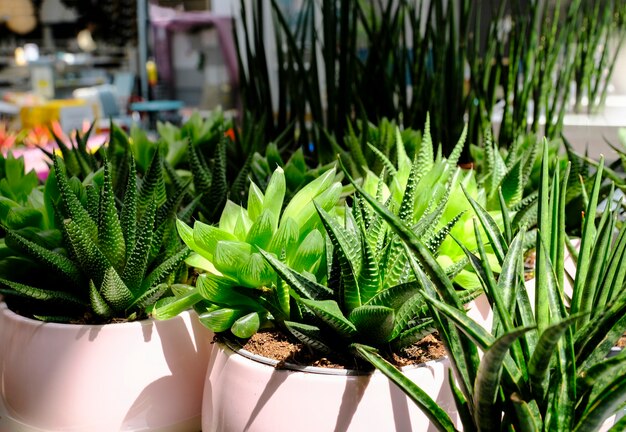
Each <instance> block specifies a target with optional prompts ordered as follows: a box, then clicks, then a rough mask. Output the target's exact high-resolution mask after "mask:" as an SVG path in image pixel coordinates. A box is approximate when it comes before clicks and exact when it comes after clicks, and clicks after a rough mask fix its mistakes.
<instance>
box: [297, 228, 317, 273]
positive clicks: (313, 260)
mask: <svg viewBox="0 0 626 432" xmlns="http://www.w3.org/2000/svg"><path fill="white" fill-rule="evenodd" d="M325 248H326V243H325V241H324V237H323V236H322V234H321V233H320V232H319V231H318V230H316V229H315V230H313V231H311V232H310V233H309V235H307V236H306V237H305V238H304V240H303V241H302V243H300V246H298V249H296V252H295V254H294V255H293V256H292V258H291V259H290V262H289V264H290V266H291V268H292V269H293V270H295V271H297V272H302V271H305V270H306V271H309V272H313V271H315V270H316V267H317V264H318V263H319V262H320V260H321V257H322V256H323V254H324V251H325Z"/></svg>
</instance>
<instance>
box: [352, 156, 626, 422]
mask: <svg viewBox="0 0 626 432" xmlns="http://www.w3.org/2000/svg"><path fill="white" fill-rule="evenodd" d="M602 169H603V161H602V160H601V161H600V164H599V168H598V171H599V172H598V173H597V175H596V177H595V180H594V182H593V186H592V189H591V193H590V194H589V197H588V198H589V199H588V204H587V206H586V208H585V214H586V215H587V217H586V218H585V219H584V222H583V227H582V239H581V245H580V252H579V253H578V259H577V270H576V275H575V278H574V282H573V286H572V292H571V295H570V294H569V293H567V292H566V290H565V286H566V279H568V278H567V274H566V273H565V270H564V265H563V260H564V250H565V245H566V243H565V242H566V241H567V239H566V237H565V211H564V208H565V205H564V204H565V197H566V196H567V184H568V176H569V167H567V168H566V169H565V171H564V172H562V173H561V172H560V170H559V169H558V168H557V169H556V170H555V171H554V173H553V175H552V176H550V172H549V168H548V158H547V148H546V146H545V145H544V148H543V156H542V168H541V174H540V184H539V193H538V203H539V205H538V222H537V225H538V227H539V234H538V235H537V236H536V243H535V248H536V254H537V255H536V261H535V274H536V275H537V279H536V280H535V305H534V307H532V306H531V302H530V300H529V295H528V294H529V293H528V292H527V288H526V285H525V284H524V274H523V265H522V263H523V259H524V247H523V245H524V237H525V230H524V229H523V228H522V229H521V230H519V231H518V232H517V233H516V234H515V236H514V237H513V238H512V239H508V238H509V236H508V235H507V234H506V232H514V231H513V230H512V227H511V226H510V225H509V226H507V227H505V230H504V232H501V231H500V230H499V229H498V228H497V225H496V224H495V223H494V221H493V219H492V218H490V217H489V214H488V213H487V212H485V211H479V212H477V222H475V223H476V226H477V228H478V226H479V225H480V226H482V228H483V229H484V230H485V231H486V232H488V233H489V241H490V243H491V246H492V248H494V249H498V250H501V251H502V252H503V254H502V256H499V261H500V264H501V267H502V270H501V272H500V275H499V277H498V278H497V279H496V277H495V276H494V273H493V271H492V269H491V267H490V266H489V264H488V260H487V256H486V252H485V245H484V244H482V242H481V241H479V245H478V251H477V255H476V253H474V252H471V251H469V250H467V251H466V253H467V256H468V259H469V260H470V261H471V263H472V265H473V266H474V267H475V269H476V271H477V273H478V274H479V275H480V277H481V282H482V285H483V289H484V291H485V294H486V295H487V298H488V299H489V301H490V303H491V305H492V309H493V314H494V325H493V327H492V329H493V330H492V332H491V333H490V332H487V331H486V330H484V329H483V328H482V327H481V326H479V325H478V324H477V323H475V322H474V321H472V320H471V319H470V318H468V317H467V315H466V313H465V311H464V310H463V308H462V307H460V304H459V302H458V300H457V298H456V293H455V292H454V290H453V288H452V284H451V280H450V278H449V277H448V276H447V275H446V274H445V272H444V271H443V269H442V268H441V267H440V266H439V265H438V264H437V262H436V261H435V260H434V259H433V257H432V254H431V253H430V252H429V251H428V249H427V248H426V247H425V246H424V244H423V243H422V242H421V240H420V239H419V238H418V237H417V236H416V235H415V234H414V233H413V232H412V230H411V229H410V228H409V227H408V226H407V225H406V224H405V223H404V222H403V221H402V220H401V219H400V218H398V217H396V216H395V215H394V214H393V213H391V212H389V211H388V210H386V209H385V208H384V207H382V206H380V205H379V204H378V202H377V200H376V199H375V198H374V197H371V196H369V195H364V197H365V199H366V200H367V201H368V202H369V203H370V205H372V206H373V207H374V209H375V210H376V212H377V213H379V214H380V215H382V216H383V217H384V218H385V219H386V220H387V221H388V222H389V223H390V225H391V227H392V229H393V230H394V231H395V232H397V233H398V235H399V236H400V237H402V239H403V241H404V242H405V243H406V245H407V247H408V248H409V249H410V250H411V251H412V254H411V256H410V260H411V263H412V270H413V272H414V273H415V275H416V277H417V278H418V280H419V281H420V285H421V288H420V290H421V294H422V296H423V297H424V299H425V300H426V301H427V303H428V304H429V305H430V308H431V310H432V311H433V320H434V326H435V327H436V328H437V330H438V331H439V334H440V336H441V338H442V341H443V343H444V345H445V346H446V349H447V351H448V355H449V357H450V360H451V364H452V366H453V369H454V372H455V378H456V379H455V380H454V383H453V395H454V397H455V401H456V404H457V409H458V410H459V413H460V418H461V420H462V423H463V429H464V430H466V431H474V430H481V431H482V430H495V431H504V430H512V429H515V430H518V429H519V430H524V431H590V430H598V429H599V428H600V426H601V425H602V423H603V422H604V421H605V420H606V419H607V418H608V417H610V416H612V415H614V414H615V413H616V412H617V411H619V410H620V409H621V408H622V406H623V404H624V403H625V402H626V392H625V391H624V383H625V382H626V356H624V355H623V353H620V354H618V355H617V356H616V357H610V356H609V353H610V351H611V348H612V347H613V346H614V345H615V344H616V343H617V341H618V339H619V338H620V337H621V336H622V334H623V333H624V331H626V319H624V317H625V314H624V311H625V310H626V290H625V289H624V281H625V279H624V276H625V272H624V271H621V269H623V268H624V265H625V264H626V248H624V239H625V238H626V229H625V228H621V229H620V230H619V233H618V234H617V236H615V235H614V234H615V227H616V226H617V225H618V224H617V215H618V211H617V210H613V209H609V210H608V211H605V212H604V214H603V216H602V218H601V219H600V221H597V220H596V219H595V218H594V217H593V216H592V215H595V213H596V209H597V205H598V196H599V192H600V185H601V182H602V172H601V171H602ZM355 187H357V189H358V188H360V187H359V186H358V185H355ZM506 211H507V209H506V206H504V208H503V212H506ZM503 219H504V220H505V221H508V220H509V218H507V217H504V218H503ZM476 347H478V348H480V349H481V350H482V351H483V352H484V356H483V357H482V359H481V358H479V357H478V356H477V349H476ZM356 349H357V351H358V352H359V354H360V355H362V356H363V357H364V358H365V359H367V360H369V361H371V362H372V363H373V364H374V365H375V366H377V367H378V368H379V369H380V370H381V371H382V372H383V373H385V374H386V375H388V376H389V377H390V378H391V379H393V380H394V381H395V382H396V383H398V384H399V385H400V386H401V388H403V390H404V391H406V392H407V393H408V394H409V395H411V397H412V398H413V399H414V400H416V402H417V403H418V405H419V406H420V407H421V408H422V409H424V410H425V411H426V412H427V413H428V415H429V417H430V419H431V420H432V421H433V424H434V425H435V426H436V427H437V428H438V429H439V430H446V431H449V430H454V427H453V423H452V421H451V419H450V418H449V417H448V414H447V413H443V412H442V411H441V410H437V409H436V407H433V401H432V399H430V398H429V397H428V396H427V395H426V394H425V393H424V392H423V391H422V390H420V389H419V383H412V382H407V381H406V380H404V381H399V380H398V376H399V374H400V373H399V371H397V370H395V369H393V368H389V367H388V365H386V364H385V363H384V361H383V360H382V358H381V357H380V355H379V354H378V353H376V352H375V351H372V350H368V349H365V348H364V347H361V346H356ZM451 379H452V377H451ZM622 428H623V424H622V422H618V423H617V424H616V425H615V426H614V427H613V429H611V430H615V431H617V430H622Z"/></svg>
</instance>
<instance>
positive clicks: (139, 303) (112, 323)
mask: <svg viewBox="0 0 626 432" xmlns="http://www.w3.org/2000/svg"><path fill="white" fill-rule="evenodd" d="M53 163H54V170H53V171H52V172H51V174H50V176H49V178H48V180H47V182H46V185H45V188H44V193H43V202H44V205H43V206H42V212H43V218H42V219H43V220H44V221H45V225H44V226H33V225H31V226H25V227H19V229H18V228H16V227H15V226H11V225H10V224H7V223H6V220H5V219H3V221H4V228H5V230H6V237H5V239H4V245H3V247H2V258H1V259H0V293H1V294H3V295H4V301H5V302H6V303H4V302H3V303H1V304H0V346H1V347H2V350H0V377H1V379H2V390H1V399H0V408H1V409H2V413H1V416H0V425H1V426H2V428H3V429H9V430H15V429H20V428H26V429H29V430H30V429H35V430H40V429H41V430H76V431H78V430H90V431H112V430H122V429H123V430H142V431H143V430H165V429H166V428H176V430H188V431H197V430H198V429H199V427H200V418H199V415H200V403H201V393H202V383H201V381H202V377H203V376H204V374H205V371H206V367H207V361H208V356H209V351H210V348H209V347H210V344H209V342H210V340H211V338H212V334H211V333H210V332H209V331H208V330H207V329H206V328H205V327H203V326H201V325H200V323H199V322H198V321H197V317H195V316H193V314H190V313H182V314H181V315H180V316H178V317H176V318H174V319H172V320H168V321H155V320H152V319H146V318H147V313H146V308H148V307H149V306H150V305H152V304H154V302H156V301H157V300H158V299H159V298H160V297H161V296H163V295H164V294H167V293H168V292H171V291H172V290H176V289H177V288H178V287H179V285H177V283H178V282H184V281H185V277H186V270H185V269H184V267H183V270H184V271H183V272H182V273H181V271H180V270H181V264H182V263H183V260H184V259H185V258H186V257H187V256H188V254H189V251H188V250H187V249H186V248H181V246H180V241H179V240H178V237H177V236H176V233H175V228H174V215H175V211H176V210H177V207H178V204H179V203H180V200H181V195H182V194H183V193H184V189H181V190H178V191H177V192H176V193H175V194H172V195H170V196H169V197H168V196H167V195H166V193H165V188H164V183H163V175H162V172H163V170H162V167H161V159H160V157H159V155H158V152H157V153H156V154H155V156H154V158H153V159H152V162H151V165H150V167H149V168H148V170H147V173H146V175H145V176H144V177H143V178H141V179H138V177H137V176H136V175H135V166H134V160H133V159H132V157H131V158H130V159H128V160H127V163H128V166H127V167H126V168H127V171H126V172H127V173H128V176H127V183H126V187H125V192H124V194H123V196H122V197H119V196H116V195H115V194H114V192H113V190H114V188H113V181H112V178H111V173H110V167H109V164H108V163H107V162H106V160H105V161H104V163H103V168H102V169H101V170H98V171H97V172H96V173H91V174H90V175H88V176H87V177H86V178H85V180H84V181H82V182H81V181H80V180H78V179H77V178H76V177H72V178H70V177H69V175H68V174H67V173H66V171H65V169H64V165H63V164H62V162H61V160H59V158H57V157H55V156H53ZM116 168H118V169H119V168H120V167H116ZM138 182H139V183H140V185H139V186H138ZM43 228H51V229H49V230H45V229H43ZM55 231H56V232H57V233H59V234H56V235H50V232H53V233H54V232H55Z"/></svg>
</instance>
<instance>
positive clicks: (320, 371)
mask: <svg viewBox="0 0 626 432" xmlns="http://www.w3.org/2000/svg"><path fill="white" fill-rule="evenodd" d="M215 343H216V344H217V345H219V346H220V347H222V349H228V350H230V351H231V352H233V353H234V354H238V355H240V356H242V357H244V358H247V359H249V360H252V361H254V362H256V363H261V364H262V365H265V366H270V367H272V368H273V369H275V370H279V371H285V372H306V373H311V374H317V375H334V376H370V375H374V374H380V375H382V372H380V371H379V370H378V369H376V368H374V370H372V371H361V370H358V369H338V368H323V367H319V366H303V365H299V364H295V363H289V362H282V361H279V360H274V359H271V358H268V357H264V356H262V355H259V354H254V353H252V352H250V351H248V350H246V349H244V348H242V347H241V346H238V345H237V344H236V343H235V342H233V341H231V340H229V339H226V338H225V339H223V340H220V341H216V342H215ZM448 361H449V360H448V356H447V355H445V356H443V357H441V358H439V359H435V360H428V361H426V362H423V363H419V364H415V365H409V366H403V367H401V368H400V370H401V371H402V372H407V371H410V370H413V369H418V368H424V367H430V366H435V365H437V364H440V363H446V362H448Z"/></svg>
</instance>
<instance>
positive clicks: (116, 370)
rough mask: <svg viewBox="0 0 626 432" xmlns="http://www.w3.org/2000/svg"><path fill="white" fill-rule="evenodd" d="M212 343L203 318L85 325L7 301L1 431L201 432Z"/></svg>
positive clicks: (1, 316) (0, 344)
mask: <svg viewBox="0 0 626 432" xmlns="http://www.w3.org/2000/svg"><path fill="white" fill-rule="evenodd" d="M212 337H213V334H212V333H211V332H210V331H209V330H207V329H206V328H205V327H204V326H203V325H202V324H200V322H199V321H198V319H197V316H195V314H194V313H193V312H185V313H184V314H182V315H180V316H177V317H175V318H173V319H170V320H167V321H156V320H151V319H148V320H144V321H138V322H128V323H119V324H105V325H76V324H56V323H43V322H40V321H36V320H32V319H29V318H25V317H22V316H20V315H18V314H16V313H14V312H12V311H11V310H10V309H8V307H7V305H6V304H5V303H0V392H1V394H0V396H1V397H0V430H1V431H44V430H45V431H58V430H63V431H65V432H68V431H77V432H78V431H81V432H86V431H89V432H100V431H101V432H112V431H177V432H186V431H189V432H197V431H199V430H200V413H201V401H202V387H203V379H204V376H205V375H206V370H207V364H208V360H209V356H210V352H211V350H212V345H211V341H212Z"/></svg>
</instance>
